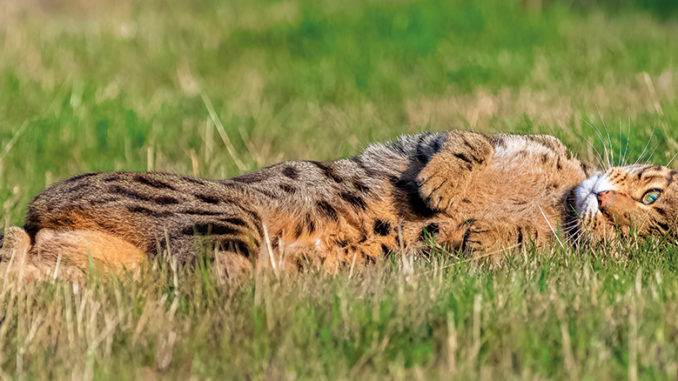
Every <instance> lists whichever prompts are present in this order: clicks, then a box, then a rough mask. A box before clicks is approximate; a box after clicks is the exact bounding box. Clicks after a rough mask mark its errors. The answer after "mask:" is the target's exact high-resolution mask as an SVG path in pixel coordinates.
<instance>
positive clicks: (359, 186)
mask: <svg viewBox="0 0 678 381" xmlns="http://www.w3.org/2000/svg"><path fill="white" fill-rule="evenodd" d="M353 186H354V187H355V189H357V190H359V191H361V192H364V193H369V192H370V188H369V187H368V186H367V185H365V184H363V183H361V182H360V181H355V182H353Z"/></svg>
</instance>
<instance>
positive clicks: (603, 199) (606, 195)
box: [596, 190, 614, 209]
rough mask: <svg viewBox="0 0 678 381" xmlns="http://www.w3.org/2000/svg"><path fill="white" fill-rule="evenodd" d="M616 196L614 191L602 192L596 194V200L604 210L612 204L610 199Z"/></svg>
mask: <svg viewBox="0 0 678 381" xmlns="http://www.w3.org/2000/svg"><path fill="white" fill-rule="evenodd" d="M613 194H614V191H609V190H607V191H602V192H598V193H596V198H597V199H598V208H599V209H603V208H604V207H606V206H607V204H609V203H610V198H611V197H612V195H613Z"/></svg>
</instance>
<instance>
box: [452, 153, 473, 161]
mask: <svg viewBox="0 0 678 381" xmlns="http://www.w3.org/2000/svg"><path fill="white" fill-rule="evenodd" d="M453 155H454V157H456V158H457V159H460V160H462V161H464V162H466V163H468V164H472V163H471V159H469V158H468V157H467V156H466V155H464V154H463V153H455V154H453Z"/></svg>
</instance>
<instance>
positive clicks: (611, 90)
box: [0, 0, 678, 379]
mask: <svg viewBox="0 0 678 381" xmlns="http://www.w3.org/2000/svg"><path fill="white" fill-rule="evenodd" d="M676 4H678V3H676V2H675V1H671V0H637V1H632V0H617V1H603V0H598V1H581V0H571V1H566V0H563V1H557V0H553V1H538V0H523V1H500V0H487V1H462V0H455V1H429V0H425V1H417V2H414V1H403V0H372V1H354V0H350V1H305V0H289V1H266V0H256V1H245V0H234V1H228V2H225V1H212V0H198V1H183V0H178V1H165V0H146V1H141V0H136V1H135V0H121V1H101V0H90V1H86V0H55V1H47V0H25V1H17V0H0V200H1V201H2V206H3V209H2V212H3V222H4V223H5V224H19V223H21V221H22V218H23V213H24V212H25V208H26V204H27V203H28V201H29V200H30V198H31V197H32V196H33V195H34V194H35V193H36V192H38V191H39V190H40V189H42V188H43V187H45V186H46V185H48V184H50V183H52V182H55V181H57V180H59V179H62V178H65V177H67V176H71V175H74V174H77V173H80V172H86V171H101V170H121V169H125V170H162V171H175V172H181V173H186V174H195V175H199V176H205V177H220V178H221V177H228V176H233V175H236V174H239V173H241V172H244V171H247V170H252V169H255V168H257V167H260V166H263V165H267V164H271V163H274V162H277V161H280V160H283V159H285V160H288V159H289V160H293V159H315V160H324V159H333V158H339V157H345V156H347V155H350V154H354V153H357V152H359V150H360V149H361V148H362V147H365V146H366V145H367V144H369V143H370V142H372V141H377V140H384V139H389V138H393V137H395V136H397V135H399V134H402V133H415V132H419V131H424V130H444V129H452V128H464V129H476V130H481V131H486V132H519V133H548V134H553V135H556V136H558V137H559V138H561V139H562V140H563V141H564V142H565V143H566V144H567V145H568V146H570V147H571V148H572V149H573V150H574V151H575V152H577V153H578V154H579V155H580V156H581V157H582V158H584V159H586V160H589V161H591V162H592V163H596V162H597V160H598V159H597V158H596V156H597V151H599V152H603V151H604V149H603V141H605V142H606V144H607V145H608V148H610V149H611V151H613V152H614V153H615V158H614V159H613V161H615V162H618V160H619V157H620V156H623V154H624V153H625V152H627V154H626V156H627V158H628V160H630V161H631V162H633V161H635V160H636V159H637V158H638V157H639V156H640V155H641V154H642V155H643V158H644V159H646V160H649V161H652V162H655V163H660V164H664V163H666V162H667V161H668V160H669V159H670V158H671V157H672V156H673V154H674V153H676V152H678V143H677V141H676V132H677V131H678V130H677V127H676V125H677V124H678V99H677V95H678V5H676ZM210 111H212V114H211V115H210ZM628 250H629V251H628V252H626V251H625V252H623V253H621V254H620V253H616V254H615V255H611V254H610V253H609V252H605V251H602V252H589V253H574V254H573V253H571V252H569V251H567V252H564V251H556V252H551V253H550V254H548V253H547V254H542V257H540V258H541V259H540V260H539V261H535V260H534V258H535V257H534V255H533V254H534V253H530V256H519V257H517V258H515V259H510V260H508V261H507V263H505V264H504V265H503V266H505V267H500V268H499V269H496V268H494V269H493V268H492V267H491V266H490V267H488V266H487V265H486V264H482V263H481V264H477V263H470V264H469V263H467V262H463V261H461V262H459V261H455V260H454V258H453V259H445V260H443V262H444V261H448V260H449V261H452V262H444V263H443V264H440V263H437V262H436V263H429V262H424V263H419V264H417V266H416V270H415V275H416V276H415V279H420V280H419V281H404V280H403V279H405V278H407V276H409V275H407V272H405V275H403V274H404V273H403V270H402V266H401V265H393V266H392V268H391V267H388V266H386V269H385V270H383V272H382V270H368V272H367V275H364V277H363V278H361V279H360V280H356V279H355V278H353V280H352V279H351V278H350V277H348V278H347V275H346V274H343V275H341V276H340V277H338V278H335V279H326V278H324V277H320V276H319V275H318V274H310V275H308V276H306V277H303V276H302V277H301V279H298V280H285V281H281V282H282V283H276V282H278V281H271V282H272V283H271V284H269V283H266V286H265V287H263V290H264V291H261V293H260V294H257V292H259V291H257V290H259V289H260V288H261V287H258V286H257V285H254V284H252V285H246V286H243V287H242V288H238V289H236V290H230V289H228V288H224V287H223V286H218V285H213V284H212V283H210V282H211V281H207V280H205V282H206V283H200V286H195V284H194V283H192V282H198V280H199V279H198V280H196V279H193V278H190V276H189V275H186V277H188V278H186V279H184V278H181V279H182V281H185V282H186V285H183V286H172V281H171V279H164V278H162V277H160V278H162V279H160V280H157V281H156V282H150V281H148V280H146V281H141V282H139V281H130V283H129V284H126V285H125V284H121V283H116V282H114V281H112V282H113V283H112V284H110V283H106V287H102V286H100V285H99V284H98V283H96V282H93V283H92V284H90V285H89V286H87V287H85V289H84V290H85V293H86V295H85V294H83V291H80V293H78V291H77V289H76V290H75V291H74V290H73V289H71V288H69V287H66V286H64V287H63V288H61V287H60V286H49V287H45V288H39V287H38V288H29V289H28V290H25V289H24V290H22V291H21V290H20V291H16V290H15V289H14V288H11V287H10V286H7V284H5V286H3V287H4V288H3V291H2V292H0V297H1V299H2V301H3V303H5V304H4V306H5V307H4V312H5V314H10V317H11V316H14V317H15V318H16V319H9V320H5V323H3V324H0V341H1V342H3V343H6V344H7V345H3V348H4V349H3V350H4V351H5V355H4V356H0V370H2V369H4V370H5V372H6V373H3V374H4V375H12V374H13V375H15V376H17V377H20V376H21V375H22V374H23V373H22V372H25V374H27V375H30V376H32V377H33V378H52V377H57V378H63V377H76V378H81V377H82V378H88V377H92V376H93V375H96V376H97V378H116V376H121V377H122V376H124V377H126V378H134V377H136V378H147V377H169V378H183V376H185V375H186V374H185V373H181V372H183V371H185V370H186V369H189V370H188V371H187V372H189V373H191V374H193V375H194V376H196V377H198V378H205V377H217V378H218V376H219V375H230V376H232V377H246V376H247V377H254V378H257V379H264V378H265V379H271V378H295V377H300V378H314V379H317V377H321V378H322V377H328V378H346V379H351V378H356V377H358V376H360V375H362V377H364V378H370V377H374V376H376V375H381V376H382V377H387V378H407V379H411V378H416V377H419V378H429V377H433V378H447V377H446V376H449V375H453V374H456V375H457V376H460V377H461V378H467V377H473V378H477V377H485V378H495V377H503V376H507V375H511V376H512V377H514V378H555V379H563V378H578V377H580V376H587V375H588V376H589V377H591V378H595V379H605V378H614V379H617V378H620V377H627V376H628V377H629V378H630V379H633V377H632V376H633V375H634V374H635V376H636V377H637V376H638V375H640V377H647V378H657V377H660V378H661V377H669V378H671V377H675V375H676V371H677V370H678V363H677V362H676V358H678V356H677V353H678V349H677V348H678V347H677V345H676V338H678V327H677V325H676V323H675V316H676V311H678V302H677V300H676V295H677V293H678V271H677V267H676V263H678V262H676V250H675V249H673V248H672V247H663V248H657V247H655V246H638V245H636V246H635V247H633V248H631V249H628ZM524 254H525V253H524ZM399 266H400V267H399ZM643 266H645V271H642V268H643ZM391 271H393V273H391ZM432 274H433V275H432ZM406 275H407V276H406ZM432 276H433V278H432ZM318 277H320V278H322V279H317V278H318ZM435 277H440V278H435ZM191 279H192V280H191ZM201 279H202V278H201ZM408 279H410V278H408ZM437 279H439V280H440V281H439V283H435V282H438V280H437ZM198 283H199V282H198ZM206 284H207V286H206ZM281 284H282V285H281ZM57 285H58V283H57ZM433 285H435V287H434V286H433ZM194 286H195V287H194ZM259 286H261V284H259ZM8 287H9V288H8ZM192 287H193V288H192ZM13 290H14V291H13ZM97 290H98V291H97ZM206 290H207V291H206ZM210 290H211V291H210ZM214 290H217V291H214ZM396 291H397V292H396ZM87 293H88V294H87ZM255 294H256V295H259V296H257V297H258V298H259V299H257V300H258V302H257V303H259V304H257V303H255V301H256V300H255V299H256V298H255ZM120 295H123V296H124V297H123V298H122V299H120ZM177 295H179V297H178V296H177ZM261 295H268V298H270V300H269V299H266V298H267V297H266V296H263V297H262V296H261ZM478 295H480V296H478ZM479 297H480V300H478V298H479ZM22 298H24V299H25V300H27V301H28V302H26V303H27V304H26V303H24V302H19V301H20V300H24V299H22ZM262 298H263V299H262ZM71 299H73V300H74V301H73V303H76V307H73V308H74V310H73V311H74V312H73V313H74V314H75V313H76V312H77V311H85V312H83V313H84V314H85V316H93V317H92V318H91V322H93V323H91V324H93V327H94V328H92V330H93V331H92V332H93V333H91V334H90V333H88V332H89V331H87V330H86V329H85V330H81V331H78V330H75V331H72V330H69V329H70V328H68V327H70V326H68V324H71V323H68V322H67V319H66V317H67V316H70V315H68V314H70V313H71V312H70V311H71V310H70V309H71V308H72V307H71V304H68V303H70V302H68V303H66V302H64V300H66V301H68V300H71ZM174 299H176V300H181V303H180V304H178V305H179V306H180V307H172V308H175V310H174V312H172V314H171V316H170V317H168V315H167V311H166V310H167V308H170V307H171V306H172V305H173V304H172V303H173V302H171V301H172V300H174ZM114 300H115V302H114ZM262 300H263V301H262ZM266 300H269V302H270V303H272V304H271V305H266V304H265V302H266ZM78 301H79V302H80V303H81V304H80V306H81V307H82V308H84V310H78V309H77V303H78ZM125 301H127V302H125ZM17 303H18V304H17ZM21 303H24V304H21ZM64 303H66V304H64ZM261 303H263V304H264V305H265V306H267V307H266V308H263V307H261V305H262V304H261ZM10 305H11V306H15V305H16V306H15V307H16V308H15V309H11V308H10V307H8V306H10ZM254 305H256V307H252V306H254ZM83 306H84V307H83ZM149 306H151V307H149ZM153 306H160V307H157V308H156V307H153ZM162 306H165V307H166V308H165V309H163V308H161V307H162ZM29 307H31V308H33V309H31V308H29ZM476 307H477V308H480V311H479V310H477V308H476ZM12 308H14V307H12ZM87 308H90V309H89V310H88V309H87ZM177 308H178V310H177ZM262 308H263V309H262ZM375 308H376V309H375ZM146 310H148V311H152V312H148V314H150V315H148V316H152V317H155V318H157V319H158V320H157V321H159V322H160V323H157V324H156V325H153V328H152V329H142V330H141V331H140V332H136V331H135V330H136V329H137V327H139V326H141V327H143V326H144V325H143V324H141V323H140V321H143V319H147V318H148V317H145V318H143V319H142V315H143V314H144V312H143V311H146ZM12 311H13V312H12ZM21 311H23V312H21ZM66 311H68V312H66ZM88 311H89V312H88ZM177 311H178V312H177ZM375 311H376V312H375ZM175 312H176V315H175ZM22 313H23V314H24V315H22ZM12 314H14V315H12ZM88 314H91V315H88ZM375 314H376V315H375ZM109 315H110V316H114V315H116V316H117V315H119V317H120V319H117V320H115V321H116V322H118V323H116V324H118V325H115V326H114V327H116V328H115V329H114V330H113V331H107V330H106V327H108V326H107V324H108V323H107V322H109V321H113V320H110V319H108V317H109ZM50 316H51V317H52V318H50V319H48V320H49V321H50V323H49V324H47V323H45V319H46V318H48V317H50ZM481 317H482V319H481V320H482V322H481V320H479V319H480V318H481ZM38 318H39V319H38ZM22 319H23V320H22ZM35 319H38V320H37V321H40V322H42V323H40V324H37V323H36V324H37V325H35V327H36V328H35V330H36V331H35V332H37V333H35V332H34V337H42V338H43V339H42V341H40V340H37V341H34V342H33V344H31V345H28V344H25V343H26V340H25V338H26V337H27V335H29V334H30V332H31V329H32V327H33V323H35V321H36V320H35ZM125 319H127V320H125ZM62 320H63V321H64V322H63V323H62ZM123 321H125V322H127V323H125V324H127V325H125V324H123V323H122V322H123ZM97 322H99V323H100V325H97V324H98V323H97ZM78 324H80V323H78ZM450 324H451V325H450ZM474 324H475V325H474ZM89 327H92V325H89ZM96 327H100V328H101V330H102V332H103V334H105V335H107V336H104V337H105V338H106V341H105V342H106V343H109V341H107V340H109V337H110V344H107V345H108V347H106V346H104V347H103V348H102V347H98V346H94V349H92V347H91V344H92V343H93V342H96V338H97V332H98V331H96ZM206 327H208V328H209V329H207V328H206ZM474 327H476V328H474ZM73 332H75V333H73ZM172 333H173V334H174V336H173V337H174V338H173V339H172V340H170V339H169V337H172ZM452 333H454V335H453V334H452ZM457 333H458V335H457ZM60 334H61V336H59V335H60ZM36 335H37V336H36ZM40 335H43V336H40ZM64 335H65V336H64ZM74 335H75V336H74ZM455 335H457V336H455ZM58 337H68V339H58ZM139 337H141V339H139ZM59 340H65V342H66V343H67V345H66V344H61V345H57V344H55V343H57V342H59ZM455 340H457V341H455ZM170 341H171V345H170V344H168V343H170ZM35 342H38V343H39V344H35ZM175 342H176V343H178V344H177V346H176V348H178V349H176V350H175V355H174V360H173V361H170V362H169V363H167V364H166V363H165V362H163V361H165V360H163V359H164V358H165V357H163V356H164V355H165V354H166V352H167V348H169V353H170V360H171V359H172V355H171V353H172V348H173V347H174V344H175ZM22 343H23V344H22ZM24 344H25V345H24ZM168 346H169V347H168ZM106 348H108V349H106ZM111 348H113V349H111ZM450 348H452V349H450ZM454 348H457V349H459V352H455V349H454ZM634 348H635V349H634ZM239 349H243V352H242V353H240V352H239ZM634 350H635V352H634ZM22 351H23V352H22ZM639 351H640V352H639ZM449 353H452V355H450V354H449ZM455 353H457V355H455ZM455 356H457V357H455ZM634 356H635V357H634ZM19 359H21V361H19ZM71 362H72V363H71ZM450 364H452V365H450ZM455 364H456V365H455ZM149 367H150V368H149ZM140 369H141V370H140ZM144 369H146V370H144ZM148 369H150V370H148ZM634 369H635V373H634ZM639 369H640V371H639ZM146 371H148V372H150V373H143V372H146ZM139 372H141V373H139Z"/></svg>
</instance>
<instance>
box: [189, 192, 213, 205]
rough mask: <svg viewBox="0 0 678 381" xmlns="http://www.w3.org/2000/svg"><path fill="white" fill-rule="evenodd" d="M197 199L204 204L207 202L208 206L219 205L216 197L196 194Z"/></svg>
mask: <svg viewBox="0 0 678 381" xmlns="http://www.w3.org/2000/svg"><path fill="white" fill-rule="evenodd" d="M195 198H197V199H198V200H200V201H202V202H206V203H208V204H215V205H216V204H218V203H219V198H217V197H215V196H210V195H207V194H196V195H195Z"/></svg>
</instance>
